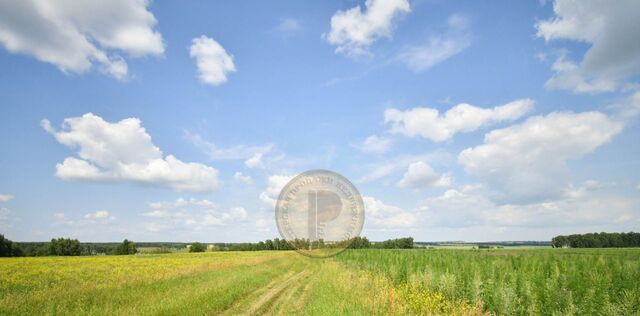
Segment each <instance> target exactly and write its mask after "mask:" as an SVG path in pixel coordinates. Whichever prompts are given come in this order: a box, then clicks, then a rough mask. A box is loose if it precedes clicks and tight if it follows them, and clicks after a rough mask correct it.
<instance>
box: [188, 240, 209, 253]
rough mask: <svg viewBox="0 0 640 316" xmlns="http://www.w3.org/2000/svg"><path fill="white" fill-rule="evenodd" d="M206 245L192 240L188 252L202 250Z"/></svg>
mask: <svg viewBox="0 0 640 316" xmlns="http://www.w3.org/2000/svg"><path fill="white" fill-rule="evenodd" d="M206 249H207V247H206V246H205V245H204V244H201V243H199V242H194V243H192V244H191V246H190V247H189V252H204V251H205V250H206Z"/></svg>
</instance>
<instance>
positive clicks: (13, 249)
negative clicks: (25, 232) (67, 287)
mask: <svg viewBox="0 0 640 316" xmlns="http://www.w3.org/2000/svg"><path fill="white" fill-rule="evenodd" d="M21 256H23V252H22V249H21V248H20V247H19V246H18V244H16V243H14V242H12V241H11V240H9V239H6V238H4V235H2V234H0V257H21Z"/></svg>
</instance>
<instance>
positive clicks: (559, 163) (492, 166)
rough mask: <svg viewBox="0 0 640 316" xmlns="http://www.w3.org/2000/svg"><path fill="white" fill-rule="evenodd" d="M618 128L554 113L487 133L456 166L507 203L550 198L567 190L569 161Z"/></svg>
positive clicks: (588, 115)
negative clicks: (498, 193) (481, 141)
mask: <svg viewBox="0 0 640 316" xmlns="http://www.w3.org/2000/svg"><path fill="white" fill-rule="evenodd" d="M622 128H623V124H622V123H620V122H617V121H615V120H612V119H611V118H610V117H608V116H607V115H605V114H603V113H600V112H584V113H573V112H554V113H551V114H549V115H547V116H535V117H530V118H529V119H527V120H526V121H525V122H524V123H522V124H518V125H513V126H510V127H507V128H504V129H498V130H494V131H491V132H489V133H488V134H486V135H485V139H484V144H482V145H480V146H476V147H473V148H468V149H465V150H464V151H462V152H461V153H460V155H459V156H458V161H459V162H460V163H461V164H462V165H463V166H464V168H465V170H466V171H467V172H468V173H470V174H472V175H475V176H478V177H479V178H481V179H482V180H484V181H485V182H486V183H488V184H489V185H490V186H491V187H493V188H495V189H498V190H499V191H500V192H501V193H502V196H500V197H499V198H500V199H504V200H505V201H513V202H532V201H540V200H548V199H554V198H557V197H558V196H559V195H561V194H562V192H563V190H564V189H565V188H566V187H567V185H568V182H569V168H568V166H567V161H569V160H572V159H578V158H581V157H582V156H584V155H586V154H588V153H590V152H593V151H594V150H596V148H598V147H600V146H602V145H603V144H605V143H607V142H609V141H610V140H611V139H612V138H613V136H615V135H616V134H618V133H619V132H620V131H621V130H622Z"/></svg>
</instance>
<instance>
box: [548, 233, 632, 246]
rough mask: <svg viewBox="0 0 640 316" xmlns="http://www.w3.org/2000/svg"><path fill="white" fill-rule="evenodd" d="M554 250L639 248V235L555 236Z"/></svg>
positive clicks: (552, 243) (591, 234)
mask: <svg viewBox="0 0 640 316" xmlns="http://www.w3.org/2000/svg"><path fill="white" fill-rule="evenodd" d="M551 245H552V246H553V247H554V248H624V247H640V233H634V232H629V233H589V234H574V235H568V236H562V235H561V236H556V237H553V239H551Z"/></svg>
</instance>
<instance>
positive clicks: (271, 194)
mask: <svg viewBox="0 0 640 316" xmlns="http://www.w3.org/2000/svg"><path fill="white" fill-rule="evenodd" d="M291 179H293V177H292V176H289V175H278V174H276V175H271V176H269V178H267V188H266V189H265V190H264V191H262V192H261V193H260V201H262V203H264V204H265V205H266V206H269V207H275V206H276V202H277V200H278V196H280V191H282V188H284V186H285V185H287V183H289V181H291Z"/></svg>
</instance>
